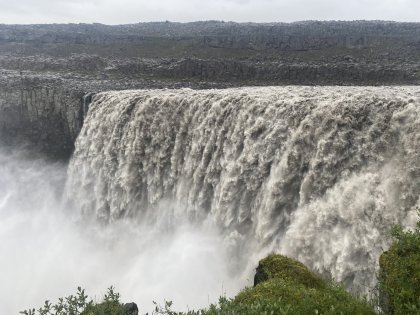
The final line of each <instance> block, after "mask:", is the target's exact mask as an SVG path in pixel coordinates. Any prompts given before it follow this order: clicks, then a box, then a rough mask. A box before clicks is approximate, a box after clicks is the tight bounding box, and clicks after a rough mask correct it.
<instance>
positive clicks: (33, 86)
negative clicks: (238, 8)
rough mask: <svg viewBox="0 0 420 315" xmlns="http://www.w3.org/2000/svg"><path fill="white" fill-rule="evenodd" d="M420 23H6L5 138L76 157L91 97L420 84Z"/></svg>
mask: <svg viewBox="0 0 420 315" xmlns="http://www.w3.org/2000/svg"><path fill="white" fill-rule="evenodd" d="M419 47H420V23H394V22H381V21H355V22H317V21H308V22H299V23H265V24H256V23H233V22H228V23H225V22H218V21H207V22H194V23H170V22H161V23H139V24H131V25H116V26H108V25H102V24H54V25H0V142H2V143H6V144H10V145H22V144H29V145H30V146H32V147H34V148H36V149H37V150H39V151H40V152H43V153H45V154H47V155H48V156H49V157H52V158H61V159H68V158H69V157H70V155H71V153H72V151H73V147H74V141H75V139H76V137H77V135H78V133H79V131H80V129H81V127H82V124H83V119H84V117H85V115H86V111H87V107H88V106H87V104H88V103H89V97H87V98H86V97H85V96H86V95H87V93H95V92H100V91H106V90H122V89H142V88H180V87H190V88H224V87H232V86H244V85H287V84H292V85H293V84H298V85H411V84H413V85H418V84H420V71H419V69H420V49H419Z"/></svg>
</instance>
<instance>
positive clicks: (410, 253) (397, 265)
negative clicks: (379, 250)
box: [379, 221, 420, 315]
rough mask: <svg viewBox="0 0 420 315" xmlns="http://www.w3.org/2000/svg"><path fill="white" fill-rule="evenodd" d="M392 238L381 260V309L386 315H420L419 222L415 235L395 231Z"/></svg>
mask: <svg viewBox="0 0 420 315" xmlns="http://www.w3.org/2000/svg"><path fill="white" fill-rule="evenodd" d="M392 235H393V236H394V238H395V241H394V243H393V244H392V246H391V247H390V249H389V250H388V251H386V252H385V253H383V254H382V255H381V257H380V259H379V266H380V272H379V292H380V306H381V308H382V310H383V311H384V312H385V313H386V314H396V315H409V314H413V315H414V314H420V221H418V222H417V228H416V229H415V230H414V231H407V232H404V231H403V230H402V228H400V227H395V228H394V229H393V231H392Z"/></svg>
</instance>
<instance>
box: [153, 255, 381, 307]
mask: <svg viewBox="0 0 420 315" xmlns="http://www.w3.org/2000/svg"><path fill="white" fill-rule="evenodd" d="M255 283H256V286H254V287H252V288H246V289H244V290H243V291H241V292H240V293H239V294H238V295H237V296H236V297H235V298H234V299H226V298H221V299H220V300H219V303H218V304H217V305H211V306H210V307H209V308H207V309H205V310H200V311H190V312H187V313H176V312H173V311H171V310H170V307H169V308H168V307H167V305H165V307H163V308H157V309H156V314H165V315H256V314H264V315H285V314H290V315H296V314H297V315H305V314H311V315H316V314H324V315H337V314H343V315H346V314H349V315H350V314H351V315H357V314H360V315H362V314H372V315H374V314H375V312H374V310H373V307H372V306H371V305H369V304H368V303H367V302H366V301H363V300H359V299H357V298H355V297H353V296H352V295H351V294H349V293H348V292H346V290H345V289H344V288H343V287H342V286H340V285H338V284H336V283H334V282H332V281H324V280H322V278H321V277H320V276H319V275H317V274H315V273H313V272H311V271H310V270H309V269H308V268H307V267H305V266H304V265H303V264H301V263H300V262H297V261H295V260H293V259H290V258H288V257H285V256H280V255H270V256H268V257H266V258H265V259H263V260H261V261H260V263H259V266H258V268H257V276H256V281H255Z"/></svg>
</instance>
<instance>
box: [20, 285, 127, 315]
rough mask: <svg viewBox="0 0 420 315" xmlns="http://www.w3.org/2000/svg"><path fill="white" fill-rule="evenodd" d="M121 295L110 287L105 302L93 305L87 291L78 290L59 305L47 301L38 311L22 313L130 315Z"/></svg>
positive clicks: (30, 310)
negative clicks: (121, 301)
mask: <svg viewBox="0 0 420 315" xmlns="http://www.w3.org/2000/svg"><path fill="white" fill-rule="evenodd" d="M119 299H120V295H119V293H116V292H115V291H114V288H113V287H110V288H109V289H108V291H107V293H106V294H105V296H104V300H103V302H101V303H99V304H95V303H93V301H92V300H89V299H88V296H87V295H86V294H85V290H84V289H82V288H81V287H78V288H77V293H76V295H70V296H68V297H66V298H60V299H59V300H58V302H57V304H52V303H50V301H45V304H44V306H43V307H41V308H39V309H38V310H35V309H29V310H25V311H22V312H20V314H23V315H36V314H38V315H129V314H127V312H126V311H125V309H124V306H123V305H122V304H121V303H120V301H119Z"/></svg>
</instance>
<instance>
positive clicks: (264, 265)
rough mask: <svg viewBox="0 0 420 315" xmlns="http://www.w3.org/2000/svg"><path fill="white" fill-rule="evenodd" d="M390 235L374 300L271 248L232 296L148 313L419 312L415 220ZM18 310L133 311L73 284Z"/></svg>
mask: <svg viewBox="0 0 420 315" xmlns="http://www.w3.org/2000/svg"><path fill="white" fill-rule="evenodd" d="M419 215H420V212H419ZM392 235H393V237H394V238H395V241H394V243H393V244H392V246H391V247H390V249H389V250H388V251H387V252H385V253H383V254H382V255H381V257H380V273H379V277H378V280H379V283H378V291H379V300H378V301H375V303H373V302H370V303H369V302H368V301H366V300H364V299H360V298H356V297H354V296H352V295H351V294H350V293H348V292H347V291H346V290H345V289H344V288H343V287H342V286H341V285H340V284H338V283H335V282H334V281H331V280H325V279H322V278H321V277H320V276H319V275H317V274H316V273H314V272H312V271H310V270H309V269H308V268H307V267H306V266H305V265H303V264H302V263H300V262H298V261H295V260H293V259H291V258H288V257H285V256H281V255H274V254H273V255H269V256H268V257H266V258H264V259H263V260H261V261H260V263H259V265H258V268H257V273H256V275H255V279H254V287H251V288H245V289H244V290H243V291H241V292H240V293H239V294H238V295H237V296H236V297H235V298H233V299H226V298H220V300H219V303H217V304H213V305H210V306H209V307H208V308H207V309H203V310H198V311H188V312H186V313H183V312H175V311H172V310H171V306H172V302H165V303H164V305H162V306H161V305H158V304H157V303H155V304H156V308H155V310H154V311H153V312H152V315H255V314H264V315H277V314H279V315H287V314H289V315H292V314H293V315H295V314H299V315H306V314H308V315H309V314H311V315H317V314H319V315H321V314H323V315H336V314H342V315H347V314H349V315H350V314H351V315H358V314H360V315H365V314H376V312H378V313H381V314H386V315H415V314H420V221H419V222H417V227H416V229H415V230H414V231H403V230H402V228H400V227H395V228H394V229H393V231H392ZM375 310H376V312H375ZM21 314H24V315H36V314H39V315H137V311H130V309H128V308H127V306H124V305H123V304H121V303H120V296H119V294H118V293H115V292H114V289H113V288H112V287H111V288H109V289H108V292H107V294H106V295H105V297H104V299H103V301H102V302H100V303H96V304H95V303H94V302H93V301H92V300H89V299H88V297H87V295H86V294H85V291H84V290H83V289H81V288H78V292H77V294H76V295H74V296H69V297H67V298H65V299H60V300H59V302H58V303H57V304H56V305H52V304H51V303H50V302H49V301H46V302H45V305H44V307H42V308H40V309H38V310H37V311H36V310H35V309H32V310H27V311H23V312H21Z"/></svg>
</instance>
